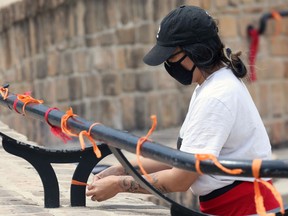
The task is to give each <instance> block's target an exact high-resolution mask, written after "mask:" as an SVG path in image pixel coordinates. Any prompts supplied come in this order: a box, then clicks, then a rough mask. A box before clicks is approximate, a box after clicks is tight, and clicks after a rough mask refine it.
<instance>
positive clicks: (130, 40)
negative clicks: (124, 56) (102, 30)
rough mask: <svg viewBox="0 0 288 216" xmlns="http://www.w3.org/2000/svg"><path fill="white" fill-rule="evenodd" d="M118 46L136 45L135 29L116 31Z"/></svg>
mask: <svg viewBox="0 0 288 216" xmlns="http://www.w3.org/2000/svg"><path fill="white" fill-rule="evenodd" d="M116 35H117V39H118V44H120V45H123V44H134V43H135V28H134V27H131V28H121V29H117V31H116Z"/></svg>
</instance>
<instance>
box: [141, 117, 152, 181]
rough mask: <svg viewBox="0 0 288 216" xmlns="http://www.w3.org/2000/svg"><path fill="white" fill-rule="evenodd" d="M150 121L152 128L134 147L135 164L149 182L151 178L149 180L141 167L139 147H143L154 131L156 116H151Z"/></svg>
mask: <svg viewBox="0 0 288 216" xmlns="http://www.w3.org/2000/svg"><path fill="white" fill-rule="evenodd" d="M151 120H152V126H151V128H150V130H149V131H148V133H147V134H146V136H144V137H140V138H139V139H138V142H137V146H136V156H137V163H138V166H139V168H140V171H141V172H142V174H143V175H144V176H145V177H146V178H147V180H150V181H152V178H151V176H149V175H148V173H147V172H146V170H145V169H144V167H143V165H142V163H141V160H140V156H141V146H142V145H143V143H144V142H145V141H146V140H148V138H149V136H150V135H151V134H152V133H153V131H154V130H155V129H156V126H157V117H156V115H152V116H151Z"/></svg>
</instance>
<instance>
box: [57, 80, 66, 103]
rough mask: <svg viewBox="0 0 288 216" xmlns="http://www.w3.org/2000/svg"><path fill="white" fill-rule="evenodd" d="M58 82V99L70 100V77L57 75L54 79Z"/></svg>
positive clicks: (60, 100) (58, 100) (59, 100)
mask: <svg viewBox="0 0 288 216" xmlns="http://www.w3.org/2000/svg"><path fill="white" fill-rule="evenodd" d="M54 82H55V83H56V92H57V94H56V101H57V102H62V101H68V100H69V82H68V77H57V78H55V79H54Z"/></svg>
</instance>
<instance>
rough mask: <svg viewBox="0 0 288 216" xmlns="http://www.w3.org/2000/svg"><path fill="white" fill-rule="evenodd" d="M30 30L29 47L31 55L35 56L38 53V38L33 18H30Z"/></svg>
mask: <svg viewBox="0 0 288 216" xmlns="http://www.w3.org/2000/svg"><path fill="white" fill-rule="evenodd" d="M28 32H29V39H28V40H29V48H30V55H31V56H34V55H35V54H36V53H37V39H36V26H35V21H34V20H33V19H29V20H28Z"/></svg>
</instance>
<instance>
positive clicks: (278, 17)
mask: <svg viewBox="0 0 288 216" xmlns="http://www.w3.org/2000/svg"><path fill="white" fill-rule="evenodd" d="M271 15H272V17H273V19H274V20H275V21H276V26H275V32H274V36H273V41H274V40H275V37H276V36H278V35H279V34H280V33H281V30H282V16H281V15H280V13H279V12H278V11H275V10H273V11H272V12H271Z"/></svg>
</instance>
